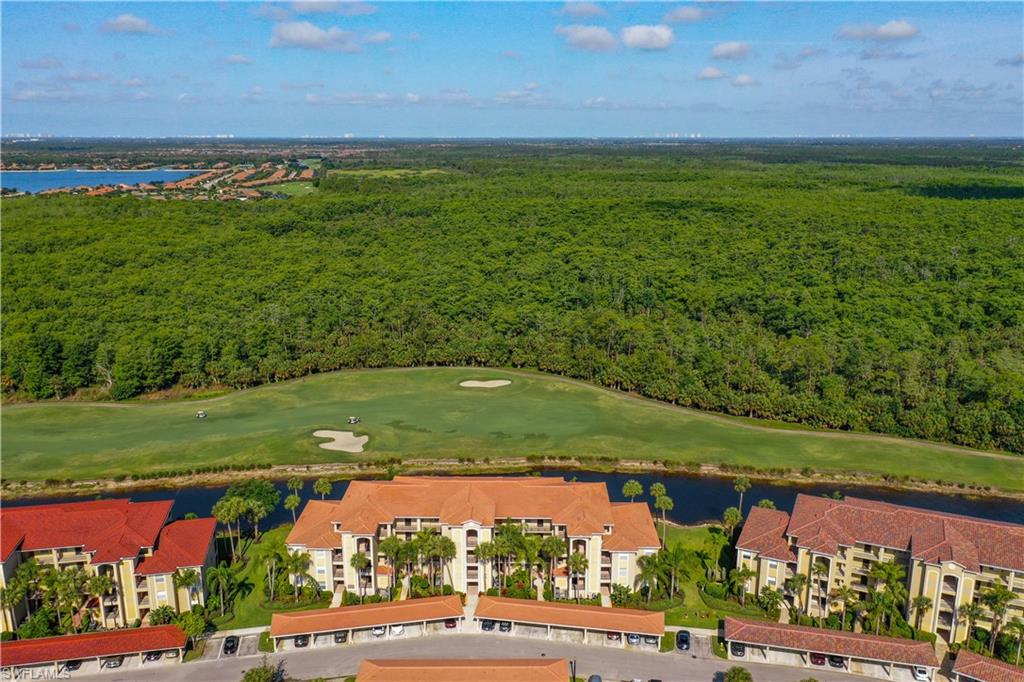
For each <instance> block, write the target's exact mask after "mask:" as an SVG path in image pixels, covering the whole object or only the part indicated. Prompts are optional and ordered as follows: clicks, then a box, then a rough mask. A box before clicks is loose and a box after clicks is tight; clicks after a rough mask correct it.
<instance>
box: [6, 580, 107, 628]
mask: <svg viewBox="0 0 1024 682" xmlns="http://www.w3.org/2000/svg"><path fill="white" fill-rule="evenodd" d="M22 589H23V587H22V585H20V584H18V583H16V582H15V581H14V580H11V581H10V582H8V584H7V587H0V608H2V609H3V610H4V611H6V612H7V617H8V621H7V622H8V623H10V624H11V629H12V630H15V629H17V627H16V626H17V623H15V622H14V619H15V613H14V607H15V606H16V605H18V604H19V603H21V601H22V599H23V598H24V597H23V596H22V594H21V590H22ZM101 608H102V605H101Z"/></svg>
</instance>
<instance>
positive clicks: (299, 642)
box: [295, 635, 309, 649]
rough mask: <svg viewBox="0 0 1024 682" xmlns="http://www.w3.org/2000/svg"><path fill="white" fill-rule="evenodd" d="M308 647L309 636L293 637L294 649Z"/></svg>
mask: <svg viewBox="0 0 1024 682" xmlns="http://www.w3.org/2000/svg"><path fill="white" fill-rule="evenodd" d="M307 646H309V635H296V636H295V648H296V649H305V648H306V647H307Z"/></svg>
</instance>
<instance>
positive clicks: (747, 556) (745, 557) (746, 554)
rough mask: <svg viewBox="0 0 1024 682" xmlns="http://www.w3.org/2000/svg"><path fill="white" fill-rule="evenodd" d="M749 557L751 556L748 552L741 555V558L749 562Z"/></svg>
mask: <svg viewBox="0 0 1024 682" xmlns="http://www.w3.org/2000/svg"><path fill="white" fill-rule="evenodd" d="M750 556H751V555H750V552H744V553H743V558H744V559H746V560H747V561H750Z"/></svg>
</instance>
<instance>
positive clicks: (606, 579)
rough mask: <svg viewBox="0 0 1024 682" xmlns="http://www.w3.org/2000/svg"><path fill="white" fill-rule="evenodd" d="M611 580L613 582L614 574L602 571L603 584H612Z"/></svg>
mask: <svg viewBox="0 0 1024 682" xmlns="http://www.w3.org/2000/svg"><path fill="white" fill-rule="evenodd" d="M611 580H612V572H611V571H604V570H602V571H601V582H603V583H608V582H611Z"/></svg>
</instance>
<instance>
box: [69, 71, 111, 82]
mask: <svg viewBox="0 0 1024 682" xmlns="http://www.w3.org/2000/svg"><path fill="white" fill-rule="evenodd" d="M59 78H60V80H62V81H67V82H69V83H95V82H96V81H101V80H104V79H106V76H104V75H103V74H102V73H96V72H95V71H71V72H69V73H65V74H63V75H61V76H59Z"/></svg>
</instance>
